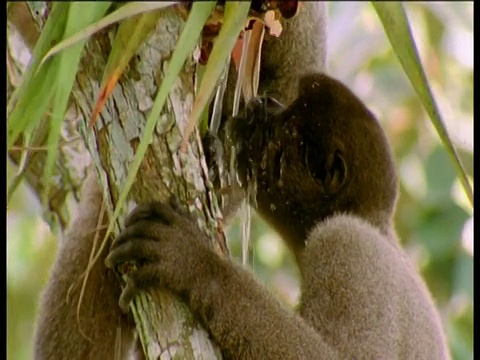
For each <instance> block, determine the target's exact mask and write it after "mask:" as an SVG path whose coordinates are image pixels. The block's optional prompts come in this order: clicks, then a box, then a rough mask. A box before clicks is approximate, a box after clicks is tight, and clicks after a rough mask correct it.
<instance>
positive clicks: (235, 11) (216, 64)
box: [183, 1, 250, 142]
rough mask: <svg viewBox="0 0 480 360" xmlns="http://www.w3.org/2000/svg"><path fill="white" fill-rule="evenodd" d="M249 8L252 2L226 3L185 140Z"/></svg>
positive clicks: (200, 112) (193, 126)
mask: <svg viewBox="0 0 480 360" xmlns="http://www.w3.org/2000/svg"><path fill="white" fill-rule="evenodd" d="M249 10H250V2H245V1H227V2H226V3H225V14H224V17H223V24H222V28H221V29H220V33H219V34H218V37H217V38H216V39H215V43H214V45H213V49H212V52H211V54H210V56H209V58H208V63H207V66H206V69H205V73H204V74H203V79H202V83H201V85H200V90H199V92H198V94H197V98H196V100H195V104H194V105H193V109H192V115H191V116H190V119H189V121H188V125H187V127H186V129H185V133H184V135H183V139H184V141H185V142H186V141H187V139H188V138H189V136H190V134H191V133H192V131H193V129H194V128H195V126H196V125H197V122H198V119H199V118H200V117H201V115H202V112H203V110H204V109H205V107H206V106H207V104H208V102H209V100H210V97H211V95H212V93H213V91H214V89H215V87H216V85H217V82H218V79H219V78H220V76H221V74H222V71H223V69H224V66H225V62H226V61H227V59H228V57H229V56H230V54H231V52H232V50H233V47H234V46H235V43H236V42H237V39H238V35H239V34H240V31H242V30H243V29H244V28H245V24H246V21H247V16H248V12H249Z"/></svg>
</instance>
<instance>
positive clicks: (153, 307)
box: [10, 9, 224, 359]
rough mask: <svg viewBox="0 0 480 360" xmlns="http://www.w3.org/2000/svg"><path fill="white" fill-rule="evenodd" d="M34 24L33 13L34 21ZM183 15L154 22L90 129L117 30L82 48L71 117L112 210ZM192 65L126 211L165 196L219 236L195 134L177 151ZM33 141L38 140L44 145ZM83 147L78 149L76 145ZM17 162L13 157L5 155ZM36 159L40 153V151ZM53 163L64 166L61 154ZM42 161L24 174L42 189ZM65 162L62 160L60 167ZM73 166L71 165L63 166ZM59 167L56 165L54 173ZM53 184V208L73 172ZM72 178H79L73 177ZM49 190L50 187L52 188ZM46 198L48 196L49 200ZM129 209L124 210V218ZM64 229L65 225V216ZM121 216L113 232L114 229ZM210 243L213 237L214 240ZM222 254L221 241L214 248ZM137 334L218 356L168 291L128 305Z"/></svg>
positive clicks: (166, 350)
mask: <svg viewBox="0 0 480 360" xmlns="http://www.w3.org/2000/svg"><path fill="white" fill-rule="evenodd" d="M32 21H33V18H32ZM182 27H183V20H182V18H181V17H180V16H179V14H178V13H177V12H175V11H174V10H173V9H167V10H165V11H163V12H162V15H161V17H160V20H159V23H158V26H157V27H156V29H155V31H154V32H153V34H152V35H151V36H150V37H149V39H148V40H147V41H146V42H145V44H144V45H143V46H142V48H141V49H140V50H139V52H138V55H137V57H136V58H134V59H133V60H132V61H131V63H130V66H129V70H128V71H127V72H126V73H125V74H124V75H123V76H122V77H121V79H120V81H119V83H118V84H117V86H116V88H115V90H114V91H113V94H112V95H111V97H110V99H109V100H108V101H107V103H106V105H105V107H104V109H103V110H102V113H101V117H100V118H99V120H98V121H97V124H96V128H95V131H93V130H91V129H88V126H87V124H88V122H89V119H90V116H91V112H92V109H93V108H94V104H95V101H96V98H97V96H98V91H99V86H100V82H101V79H102V75H103V70H104V68H105V64H106V61H107V58H108V54H109V51H110V46H111V39H112V36H111V35H112V34H113V31H114V30H115V29H110V30H109V31H103V32H102V33H100V34H97V35H96V36H94V37H93V38H92V39H91V40H90V41H89V42H88V43H87V46H86V48H85V51H84V56H83V58H82V61H81V65H80V69H79V72H78V75H77V81H76V84H75V86H74V90H73V93H72V97H71V102H72V107H73V108H74V109H75V110H76V112H77V114H78V115H79V116H77V117H76V119H75V120H74V121H73V122H72V123H73V124H76V125H77V126H78V128H79V129H80V133H81V135H82V138H83V139H84V140H85V144H86V147H87V149H88V153H89V154H90V156H91V160H92V163H93V165H94V167H95V170H96V172H97V174H98V175H99V179H100V182H101V186H102V188H103V190H104V194H105V199H106V203H107V206H108V208H109V209H110V211H111V210H112V209H113V208H114V207H115V205H116V201H117V200H118V197H119V194H120V192H121V191H122V188H123V186H124V184H125V180H126V177H127V173H128V169H129V164H130V162H131V161H132V160H133V156H134V154H135V150H136V147H137V145H138V142H139V140H140V138H141V136H142V134H143V129H144V127H145V123H146V119H147V116H148V115H149V112H150V109H151V106H152V104H153V100H154V98H155V95H156V91H157V89H158V87H159V85H160V84H161V81H162V79H163V77H164V74H165V70H166V68H167V63H166V61H167V60H168V59H169V58H170V56H171V53H172V51H173V49H174V48H175V44H176V42H177V39H178V36H179V34H180V31H181V29H182ZM194 69H195V64H194V61H193V59H192V58H190V59H189V60H188V61H187V63H186V64H185V66H184V68H183V70H182V72H181V74H180V76H179V79H178V80H177V82H176V84H175V86H174V89H173V90H172V91H171V93H170V96H169V99H168V103H167V105H166V106H165V109H164V111H163V112H162V115H161V117H160V119H159V121H158V123H157V126H156V130H155V134H154V137H153V141H152V143H151V144H150V147H149V149H148V151H147V154H146V156H145V159H144V161H143V163H142V166H141V168H140V170H139V172H138V175H137V178H136V182H135V184H134V185H133V187H132V190H131V193H130V197H129V209H131V208H132V207H133V205H134V204H138V203H145V202H149V201H152V200H166V198H167V197H168V196H169V194H170V193H174V194H176V195H177V196H178V197H179V198H180V199H181V200H182V201H183V202H185V203H188V204H190V210H191V212H192V213H194V216H196V217H197V218H198V219H199V223H200V226H201V227H202V228H203V229H205V231H206V232H207V233H209V235H210V237H211V238H212V239H216V238H218V236H217V235H220V239H221V241H222V240H224V236H223V231H222V226H221V224H222V221H221V213H220V211H219V208H218V205H217V202H216V198H215V194H214V193H213V189H212V186H211V184H210V183H209V181H208V175H207V174H208V170H207V168H206V164H205V161H204V159H203V155H202V149H201V143H200V138H199V135H198V133H195V134H194V136H192V137H191V141H190V142H189V146H188V147H187V150H186V151H185V152H182V151H181V150H180V144H181V140H182V139H181V136H180V134H181V132H182V130H183V128H184V127H185V124H186V121H187V120H188V116H189V114H190V111H191V108H192V105H193V100H194V81H195V73H194ZM41 144H42V140H41V139H38V142H36V143H35V145H38V146H41ZM80 152H81V150H80ZM10 155H11V158H12V159H13V160H16V161H17V162H18V161H19V158H18V154H17V155H15V154H14V153H12V152H11V153H10ZM37 156H41V153H39V154H37ZM58 163H59V164H60V163H62V161H61V158H60V161H58ZM41 164H42V158H41V157H37V158H36V159H35V158H31V159H30V161H29V164H28V165H29V169H30V166H32V167H33V168H34V169H35V168H36V169H37V171H29V172H28V175H27V176H26V179H27V180H28V181H29V183H30V184H32V185H33V186H34V189H35V190H36V191H41V190H42V189H43V188H44V186H43V185H42V184H41V183H39V182H38V179H39V178H38V177H37V175H39V176H41V168H42V166H41ZM63 165H65V164H63ZM70 165H72V168H71V169H69V168H68V167H69V166H70ZM63 167H65V166H63ZM60 169H61V167H57V169H56V174H58V172H59V171H60ZM66 171H67V172H72V173H77V172H78V171H79V169H78V168H77V169H75V162H72V163H69V164H68V166H67V168H66ZM61 178H62V180H61V181H60V182H58V183H57V184H56V185H55V188H58V189H59V190H58V191H61V192H62V194H64V193H65V195H62V197H61V200H60V201H59V203H61V204H60V205H59V204H53V203H52V202H50V203H49V204H48V207H49V209H48V210H49V211H51V212H53V213H56V212H57V211H61V210H62V209H63V208H64V199H65V197H66V193H68V191H65V189H72V190H73V189H76V186H75V187H73V186H72V184H69V181H71V176H70V174H69V173H68V174H67V173H66V174H62V176H61ZM76 178H77V177H76ZM52 193H53V192H52ZM49 199H50V200H51V196H50V197H49ZM126 213H127V211H125V213H124V215H125V214H126ZM62 219H63V220H62V221H61V223H60V225H61V228H63V227H65V226H66V223H68V216H67V217H65V216H64V217H63V218H62ZM121 221H122V218H121V219H120V220H119V222H118V223H117V226H116V231H118V229H119V224H120V223H121ZM212 244H213V242H212ZM217 249H218V250H219V251H221V246H218V245H217ZM132 311H133V314H134V317H135V321H136V323H137V329H138V332H139V336H140V338H141V340H142V345H143V348H144V352H145V354H146V356H147V358H148V359H171V358H182V359H193V358H195V359H215V358H220V357H221V356H220V353H219V351H218V350H217V349H216V348H215V346H214V345H213V344H212V343H211V341H210V339H209V337H208V334H207V333H206V331H205V330H204V329H203V328H202V327H201V326H200V325H199V324H198V323H197V322H196V321H195V319H194V318H193V316H192V315H191V313H190V311H189V309H188V308H187V307H186V306H185V305H184V304H183V303H182V302H180V301H179V299H178V298H177V297H176V296H175V295H173V294H171V293H169V292H167V291H161V292H157V293H152V294H141V295H140V296H139V297H138V298H137V299H136V300H135V304H134V305H133V307H132Z"/></svg>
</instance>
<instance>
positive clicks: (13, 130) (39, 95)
mask: <svg viewBox="0 0 480 360" xmlns="http://www.w3.org/2000/svg"><path fill="white" fill-rule="evenodd" d="M68 9H69V3H68V2H56V3H54V4H53V7H52V11H51V13H50V15H49V16H48V19H47V22H46V23H45V27H44V28H43V31H42V33H41V34H40V38H39V39H38V42H37V45H36V46H35V49H34V51H33V54H32V58H31V60H30V64H29V66H28V69H27V71H26V72H25V74H24V76H23V81H22V84H21V86H20V87H19V88H18V89H17V90H16V91H15V93H14V94H13V95H12V97H11V99H10V100H9V104H8V109H11V108H12V105H13V104H15V105H14V107H13V109H12V112H11V113H10V114H9V116H8V121H7V148H8V149H10V148H11V147H12V145H13V144H14V143H15V141H16V140H17V138H18V136H19V135H20V134H21V133H22V132H24V131H25V130H26V129H27V128H29V127H30V128H31V127H32V124H35V123H36V122H37V121H38V120H39V119H40V118H41V117H42V116H43V114H44V113H45V112H46V110H47V107H48V104H49V101H50V98H51V97H52V94H53V86H52V76H53V74H54V69H52V68H51V67H50V65H51V63H49V64H48V66H49V67H48V68H45V69H43V71H42V72H39V73H38V74H37V73H36V72H37V69H38V66H39V65H40V59H41V58H42V57H43V55H44V54H45V53H46V52H47V50H48V48H49V47H50V46H51V44H52V43H56V42H58V41H59V40H60V39H61V38H62V35H63V33H64V31H65V24H66V23H67V17H68ZM52 71H53V72H52Z"/></svg>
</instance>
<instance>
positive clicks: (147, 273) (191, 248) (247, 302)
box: [107, 203, 337, 359]
mask: <svg viewBox="0 0 480 360" xmlns="http://www.w3.org/2000/svg"><path fill="white" fill-rule="evenodd" d="M199 237H202V235H201V232H200V230H199V229H198V227H197V226H196V224H195V223H194V222H193V221H192V220H191V219H189V218H188V217H187V216H182V215H180V214H178V213H177V212H176V211H175V210H173V209H172V208H171V207H170V206H168V205H163V204H159V203H156V204H152V205H149V206H143V207H139V208H137V210H135V211H134V213H132V215H131V216H130V218H129V220H127V223H126V229H125V231H124V232H123V233H122V234H121V235H120V237H119V238H118V239H117V240H116V242H115V243H114V247H113V250H112V252H111V254H110V255H109V256H108V258H107V265H108V266H111V267H115V266H117V265H120V264H123V263H125V262H127V261H133V262H134V263H135V264H136V265H137V268H138V270H136V271H135V272H133V273H131V274H130V275H129V276H130V279H131V281H128V282H127V287H126V289H125V290H124V292H123V294H122V297H121V299H120V305H121V306H122V308H124V309H125V310H128V304H129V302H130V301H131V299H132V298H133V296H134V295H135V294H136V293H137V291H138V290H140V289H142V290H143V289H146V288H149V287H155V286H165V287H166V288H168V289H171V290H173V291H174V292H176V293H177V294H179V295H180V296H181V297H182V298H183V299H184V300H185V301H186V303H187V304H189V306H190V308H191V309H192V310H193V311H194V313H196V315H197V316H198V317H199V318H200V320H201V321H202V322H203V324H204V325H205V326H206V328H207V329H208V330H209V332H210V333H211V334H212V336H213V338H214V339H215V341H216V342H217V344H218V345H219V346H220V347H221V349H222V353H223V355H224V356H225V357H226V358H229V359H314V358H318V356H319V355H323V356H324V358H325V359H335V358H337V357H336V355H335V353H334V351H333V350H332V349H331V348H330V347H329V346H328V345H327V344H326V343H325V342H324V341H323V340H322V339H321V337H320V336H319V335H318V334H317V333H316V332H315V330H314V329H313V328H312V327H311V326H309V325H308V324H307V323H306V322H305V321H304V320H303V319H301V318H300V317H299V316H297V315H295V314H294V313H292V312H290V311H288V310H287V309H285V308H284V307H282V306H281V304H280V303H279V302H278V301H277V300H276V299H275V298H274V297H273V296H272V295H270V294H269V293H268V291H267V290H266V289H265V288H264V287H263V286H261V285H260V284H259V283H257V281H256V280H255V279H254V277H253V276H252V275H251V274H250V273H248V272H247V271H246V270H245V269H243V268H241V267H239V266H237V265H235V264H234V263H232V262H231V261H230V260H228V259H222V258H220V257H219V256H218V255H217V254H216V253H214V252H213V251H212V250H211V249H210V248H209V247H208V245H207V240H206V239H205V240H204V239H201V238H199ZM203 240H204V241H203Z"/></svg>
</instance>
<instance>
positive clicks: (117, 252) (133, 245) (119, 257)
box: [105, 239, 160, 268]
mask: <svg viewBox="0 0 480 360" xmlns="http://www.w3.org/2000/svg"><path fill="white" fill-rule="evenodd" d="M131 240H132V241H128V242H126V243H124V244H121V245H118V246H115V247H114V248H113V249H112V250H111V251H110V254H108V256H107V258H106V259H105V265H106V266H107V267H109V268H115V267H116V266H118V265H121V264H124V263H126V262H128V261H133V262H135V263H136V264H138V265H143V264H145V263H147V264H148V263H156V262H158V261H159V259H160V256H159V252H160V249H159V246H160V244H159V243H158V242H156V241H153V240H150V241H136V239H131Z"/></svg>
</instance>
